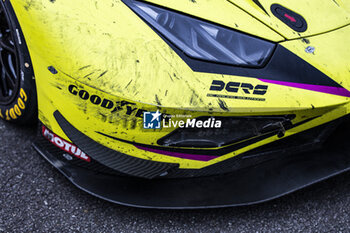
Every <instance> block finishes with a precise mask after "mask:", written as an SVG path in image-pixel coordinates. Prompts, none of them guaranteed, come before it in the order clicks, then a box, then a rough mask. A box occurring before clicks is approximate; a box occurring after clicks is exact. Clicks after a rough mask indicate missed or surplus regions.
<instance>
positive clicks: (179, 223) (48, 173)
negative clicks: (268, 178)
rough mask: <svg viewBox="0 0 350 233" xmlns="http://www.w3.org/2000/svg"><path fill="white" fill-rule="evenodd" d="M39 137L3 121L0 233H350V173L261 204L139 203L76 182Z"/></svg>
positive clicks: (0, 129) (0, 125)
mask: <svg viewBox="0 0 350 233" xmlns="http://www.w3.org/2000/svg"><path fill="white" fill-rule="evenodd" d="M35 135H36V129H35V127H31V128H26V127H19V126H14V125H10V124H5V123H4V122H1V121H0V232H142V233H144V232H350V173H345V174H342V175H339V176H337V177H335V178H332V179H330V180H327V181H324V182H322V183H319V184H316V185H313V186H311V187H309V188H306V189H304V190H301V191H298V192H296V193H293V194H290V195H288V196H285V197H282V198H280V199H277V200H274V201H270V202H267V203H264V204H259V205H255V206H248V207H239V208H224V209H209V210H183V211H181V210H149V209H137V208H131V207H124V206H119V205H116V204H112V203H109V202H106V201H103V200H100V199H98V198H95V197H93V196H91V195H89V194H87V193H84V192H83V191H81V190H79V189H78V188H76V187H75V186H73V185H72V184H71V183H70V182H69V181H68V180H67V179H66V178H64V177H63V176H62V175H61V174H60V173H59V172H58V171H56V170H55V168H53V167H52V166H51V165H50V164H49V163H47V162H46V161H45V160H44V159H43V158H41V157H40V155H39V154H37V152H36V151H35V150H34V149H33V148H32V146H31V143H32V142H33V140H34V138H35Z"/></svg>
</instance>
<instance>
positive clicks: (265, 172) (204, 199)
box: [34, 123, 350, 209]
mask: <svg viewBox="0 0 350 233" xmlns="http://www.w3.org/2000/svg"><path fill="white" fill-rule="evenodd" d="M349 128H350V127H349V123H347V124H346V126H345V127H344V126H343V127H340V131H339V130H337V131H336V132H334V133H333V136H331V137H330V140H328V141H327V142H325V143H324V145H323V147H322V148H320V149H318V150H315V151H312V152H310V151H309V152H304V153H299V154H293V155H292V156H288V157H283V156H282V159H277V160H276V159H274V160H270V161H265V162H263V163H260V164H257V165H255V166H251V167H248V168H244V169H240V170H237V171H234V172H231V173H229V174H225V175H217V176H209V177H201V178H183V179H151V180H149V179H143V178H134V177H131V176H122V175H108V174H103V173H100V172H98V171H96V170H91V169H86V168H83V167H81V166H76V165H73V164H72V163H69V162H68V161H67V160H65V159H64V158H62V159H60V158H59V157H57V156H55V155H54V154H53V153H51V152H50V150H49V149H47V148H48V147H47V144H46V142H44V141H43V140H38V141H37V142H36V143H34V147H35V149H36V150H37V151H38V152H39V153H40V154H41V155H42V156H43V157H44V158H45V159H46V160H48V161H49V162H50V163H51V164H52V165H53V166H54V167H56V168H57V169H58V170H59V171H60V172H61V173H63V174H64V175H65V176H66V177H67V178H68V179H69V180H70V181H71V182H72V183H73V184H75V185H76V186H77V187H79V188H80V189H82V190H84V191H86V192H88V193H90V194H92V195H94V196H97V197H100V198H102V199H105V200H107V201H111V202H114V203H118V204H121V205H127V206H134V207H142V208H157V209H198V208H216V207H230V206H242V205H251V204H257V203H261V202H265V201H268V200H272V199H275V198H278V197H281V196H283V195H286V194H289V193H291V192H294V191H296V190H299V189H302V188H304V187H306V186H309V185H312V184H314V183H317V182H320V181H322V180H325V179H327V178H330V177H332V176H335V175H338V174H340V173H343V172H346V171H348V170H350V143H347V140H346V137H345V135H346V134H347V132H348V130H349ZM47 143H48V142H47Z"/></svg>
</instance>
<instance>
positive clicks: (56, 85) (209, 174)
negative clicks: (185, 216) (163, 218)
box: [13, 0, 350, 208]
mask: <svg viewBox="0 0 350 233" xmlns="http://www.w3.org/2000/svg"><path fill="white" fill-rule="evenodd" d="M13 6H14V9H15V11H16V14H17V16H18V18H19V21H20V22H21V26H22V30H23V33H24V35H25V38H26V43H27V45H28V49H29V52H30V55H31V59H32V63H33V67H34V72H35V79H36V85H37V92H38V104H39V119H40V122H41V125H40V129H39V131H38V132H39V135H38V139H37V141H36V143H35V148H36V149H37V150H38V151H39V153H40V154H41V155H43V156H44V157H45V158H46V159H47V160H48V161H49V162H50V163H51V164H52V165H53V166H55V167H56V168H57V169H59V170H60V171H61V172H62V173H63V174H64V175H65V176H66V177H67V178H68V179H69V180H70V181H72V182H73V183H74V184H75V185H77V186H78V187H80V188H81V189H83V190H85V191H87V192H89V193H91V194H93V195H96V196H98V197H101V198H104V199H106V200H109V201H112V202H116V203H120V204H124V205H130V206H138V207H150V208H210V207H223V206H237V205H247V204H254V203H259V202H263V201H267V200H271V199H274V198H277V197H279V196H282V195H285V194H287V193H290V192H293V191H295V190H298V189H301V188H303V187H305V186H308V185H311V184H313V183H316V182H318V181H320V180H323V179H326V178H328V177H331V176H334V175H336V174H339V173H341V172H344V171H346V170H348V169H349V168H350V158H349V156H346V153H344V151H348V147H349V146H348V145H347V144H348V143H346V140H345V139H346V138H345V135H347V132H348V129H349V128H348V127H349V123H348V120H347V118H348V116H347V115H348V114H349V110H350V108H349V107H350V104H349V97H350V92H349V89H350V81H349V80H350V79H349V76H350V73H349V70H348V69H349V62H348V58H349V57H350V47H349V46H348V45H347V43H346V40H344V38H347V37H349V36H350V26H347V25H345V26H342V27H340V28H335V29H334V30H331V31H328V32H324V33H315V34H311V35H308V34H305V35H302V34H301V35H300V36H297V38H289V37H290V35H289V34H288V33H283V32H282V33H278V32H276V31H275V30H274V29H271V28H270V27H268V26H267V25H266V24H264V23H262V22H261V21H260V20H257V19H256V18H254V17H252V16H251V15H249V14H247V13H246V12H244V11H243V10H242V9H241V8H239V7H237V6H235V5H234V4H231V3H230V2H229V1H222V2H220V3H219V4H218V3H215V4H214V3H211V1H203V2H199V1H198V3H195V2H191V1H178V3H173V5H171V3H169V5H166V4H164V5H163V4H158V5H157V1H152V3H150V2H144V1H133V0H123V1H106V2H98V3H97V2H94V1H87V2H86V3H85V4H84V5H81V4H80V3H78V2H77V1H69V2H66V3H62V2H56V1H47V2H46V1H45V2H44V1H39V0H38V1H33V4H31V5H29V6H28V5H26V4H23V3H21V2H20V1H14V2H13ZM210 9H212V11H213V12H211V11H210ZM218 11H220V12H221V13H222V14H217V12H218ZM215 12H216V13H215ZM203 15H205V16H203ZM305 22H309V21H308V19H306V21H305ZM309 24H310V23H309ZM309 27H310V25H309ZM34 28H35V30H34ZM310 30H311V31H312V28H311V29H310Z"/></svg>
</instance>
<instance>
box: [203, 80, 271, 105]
mask: <svg viewBox="0 0 350 233" xmlns="http://www.w3.org/2000/svg"><path fill="white" fill-rule="evenodd" d="M268 88H269V87H268V86H267V85H256V86H254V85H253V84H250V83H240V82H227V83H226V82H224V81H221V80H213V82H212V84H211V86H210V89H209V90H210V91H216V92H223V91H226V92H228V93H239V92H243V93H244V94H246V95H245V96H237V95H227V94H212V93H209V94H208V95H207V96H208V97H217V98H227V99H242V100H252V101H265V100H266V99H265V98H258V97H257V96H264V95H266V93H267V91H268ZM249 95H255V97H251V96H249Z"/></svg>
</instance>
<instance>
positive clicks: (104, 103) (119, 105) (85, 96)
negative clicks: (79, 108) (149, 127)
mask: <svg viewBox="0 0 350 233" xmlns="http://www.w3.org/2000/svg"><path fill="white" fill-rule="evenodd" d="M68 91H69V93H71V94H72V95H75V96H78V97H79V98H80V99H82V100H84V101H89V102H91V103H92V104H94V105H96V106H100V107H101V108H104V109H107V110H110V111H111V113H115V112H119V111H122V110H124V111H125V112H126V115H128V116H135V117H138V118H143V113H144V112H147V110H144V109H140V108H137V107H135V105H136V104H135V103H131V102H128V101H112V100H110V99H107V98H103V97H101V96H99V95H96V94H94V95H92V94H90V93H89V92H88V91H86V90H84V89H79V88H78V87H77V86H75V85H69V86H68Z"/></svg>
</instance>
